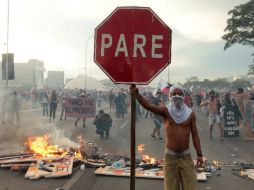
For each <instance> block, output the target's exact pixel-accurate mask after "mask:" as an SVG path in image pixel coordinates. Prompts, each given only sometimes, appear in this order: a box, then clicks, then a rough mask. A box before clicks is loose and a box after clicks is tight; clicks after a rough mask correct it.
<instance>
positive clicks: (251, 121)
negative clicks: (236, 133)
mask: <svg viewBox="0 0 254 190" xmlns="http://www.w3.org/2000/svg"><path fill="white" fill-rule="evenodd" d="M244 108H245V110H244V112H245V114H244V116H245V117H244V120H245V126H244V129H243V138H244V140H254V100H247V101H245V102H244Z"/></svg>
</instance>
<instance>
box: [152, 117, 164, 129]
mask: <svg viewBox="0 0 254 190" xmlns="http://www.w3.org/2000/svg"><path fill="white" fill-rule="evenodd" d="M153 121H154V125H155V127H156V128H161V126H162V121H160V120H158V119H156V118H154V120H153Z"/></svg>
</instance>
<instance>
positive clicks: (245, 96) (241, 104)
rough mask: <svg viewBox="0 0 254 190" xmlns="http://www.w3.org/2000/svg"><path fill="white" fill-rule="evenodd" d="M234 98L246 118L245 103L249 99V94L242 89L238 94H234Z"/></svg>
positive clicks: (238, 90)
mask: <svg viewBox="0 0 254 190" xmlns="http://www.w3.org/2000/svg"><path fill="white" fill-rule="evenodd" d="M232 96H233V97H234V98H235V100H236V103H237V105H238V107H239V110H240V112H241V115H242V116H244V101H245V100H248V99H249V95H248V93H247V92H244V90H243V88H241V87H240V88H238V89H237V93H232Z"/></svg>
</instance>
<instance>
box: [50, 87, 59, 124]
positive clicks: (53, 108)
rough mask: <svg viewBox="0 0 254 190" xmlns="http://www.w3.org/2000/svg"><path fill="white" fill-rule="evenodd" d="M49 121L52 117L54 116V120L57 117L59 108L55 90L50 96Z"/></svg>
mask: <svg viewBox="0 0 254 190" xmlns="http://www.w3.org/2000/svg"><path fill="white" fill-rule="evenodd" d="M49 99H50V100H49V121H50V122H51V118H53V121H54V120H55V117H56V108H57V95H56V91H55V90H53V91H52V93H51V95H50V98H49Z"/></svg>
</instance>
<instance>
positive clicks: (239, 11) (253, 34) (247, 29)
mask: <svg viewBox="0 0 254 190" xmlns="http://www.w3.org/2000/svg"><path fill="white" fill-rule="evenodd" d="M228 14H229V15H232V17H231V18H230V19H228V20H227V27H226V28H225V32H228V33H226V34H225V35H223V36H222V39H223V40H226V44H225V46H224V50H226V49H227V48H229V47H231V46H232V45H234V44H236V43H239V44H242V45H247V46H250V47H254V27H253V26H254V0H250V1H249V2H247V3H245V4H241V5H239V6H236V7H235V8H234V9H233V10H230V11H229V12H228Z"/></svg>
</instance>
